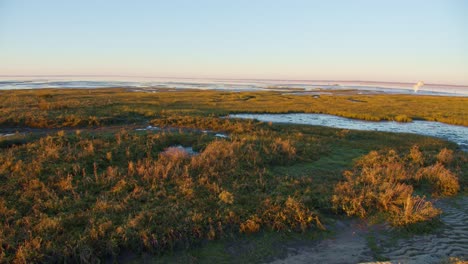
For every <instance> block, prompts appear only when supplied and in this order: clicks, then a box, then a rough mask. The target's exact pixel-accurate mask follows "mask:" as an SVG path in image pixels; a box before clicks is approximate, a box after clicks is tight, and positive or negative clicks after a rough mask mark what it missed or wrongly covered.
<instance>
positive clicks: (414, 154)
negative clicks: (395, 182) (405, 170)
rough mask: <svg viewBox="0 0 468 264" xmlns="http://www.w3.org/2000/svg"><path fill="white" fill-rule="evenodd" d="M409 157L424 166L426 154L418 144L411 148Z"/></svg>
mask: <svg viewBox="0 0 468 264" xmlns="http://www.w3.org/2000/svg"><path fill="white" fill-rule="evenodd" d="M409 158H410V160H411V161H412V162H413V163H414V164H416V165H420V166H422V165H423V164H424V156H423V154H422V152H421V151H420V150H419V147H418V146H417V145H414V146H413V147H412V148H411V150H410V154H409Z"/></svg>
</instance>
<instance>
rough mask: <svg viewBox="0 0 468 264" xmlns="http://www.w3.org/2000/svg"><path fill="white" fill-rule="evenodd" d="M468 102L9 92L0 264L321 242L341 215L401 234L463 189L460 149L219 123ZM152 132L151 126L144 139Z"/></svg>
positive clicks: (410, 110) (2, 123)
mask: <svg viewBox="0 0 468 264" xmlns="http://www.w3.org/2000/svg"><path fill="white" fill-rule="evenodd" d="M350 99H352V100H350ZM356 101H357V102H356ZM467 103H468V99H466V98H455V97H447V98H445V97H444V98H442V97H431V96H412V95H385V96H384V95H357V94H353V93H345V94H336V95H321V96H320V97H319V98H314V97H312V96H308V95H290V94H287V95H286V94H281V93H278V92H240V93H237V92H221V91H186V90H184V91H166V90H161V91H158V92H155V93H144V92H132V91H128V90H126V89H99V90H75V89H74V90H35V91H33V90H20V91H1V92H0V113H1V114H0V128H1V129H4V130H10V131H14V130H18V131H20V132H21V133H18V134H16V135H14V136H11V137H0V193H1V195H0V263H10V262H14V263H31V262H70V261H76V262H88V263H91V262H97V261H99V260H103V259H110V260H114V261H115V260H118V259H119V256H120V255H121V254H122V252H125V251H131V252H134V253H136V254H139V253H142V252H146V253H149V254H152V255H154V256H163V255H164V254H167V253H168V252H171V251H173V250H180V249H187V248H195V247H199V246H202V245H203V244H204V243H206V241H217V240H221V239H226V238H230V237H233V236H247V237H248V236H254V235H255V234H258V233H262V232H279V233H290V232H298V233H307V232H311V231H316V232H323V230H326V229H327V223H328V222H329V221H330V219H334V218H337V217H341V216H344V215H348V216H358V217H362V218H369V217H372V216H375V215H382V216H383V219H384V220H385V221H387V222H389V223H390V224H392V225H394V226H396V227H401V226H408V225H411V224H414V223H418V222H422V221H428V220H431V219H435V218H437V217H438V215H439V214H440V213H441V210H440V209H438V208H437V207H436V205H434V204H433V203H432V200H433V199H435V198H440V197H449V196H454V195H457V194H458V193H460V192H461V193H463V195H466V192H467V188H466V187H467V181H468V167H467V166H468V165H467V164H468V162H467V161H468V157H467V155H466V153H465V152H462V151H460V150H459V149H458V148H457V146H456V145H455V144H453V143H450V142H446V141H443V140H440V139H435V138H429V137H424V136H418V135H411V134H405V135H404V136H401V135H400V134H393V133H384V132H365V131H352V130H346V129H332V128H326V127H315V126H300V125H283V124H271V123H263V122H258V121H255V120H238V119H229V118H223V117H224V116H226V115H228V114H229V113H235V112H275V113H276V112H278V113H279V112H320V113H329V114H336V115H341V116H347V117H352V118H359V119H366V120H398V121H401V122H408V121H410V120H411V119H425V120H438V121H441V122H446V123H451V124H459V125H465V126H466V125H468V121H467V119H466V114H467V112H468V109H467V105H468V104H467ZM148 125H152V126H154V127H157V129H148V130H136V128H140V129H141V128H145V127H146V126H148ZM180 146H182V147H180ZM184 147H185V148H188V147H191V148H192V149H193V152H189V151H187V150H185V149H184Z"/></svg>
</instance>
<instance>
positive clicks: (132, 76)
mask: <svg viewBox="0 0 468 264" xmlns="http://www.w3.org/2000/svg"><path fill="white" fill-rule="evenodd" d="M0 77H127V78H148V79H149V78H160V79H192V80H226V81H242V80H244V81H294V82H299V81H303V82H350V83H352V82H354V83H357V82H366V83H381V84H408V85H414V84H415V83H417V82H408V81H405V82H402V81H376V80H340V79H336V80H334V79H328V80H327V79H274V78H232V77H231V78H220V77H174V76H147V75H120V74H31V75H28V74H0ZM423 82H424V81H423ZM424 85H443V86H452V87H468V84H460V83H456V84H454V83H452V84H448V83H424Z"/></svg>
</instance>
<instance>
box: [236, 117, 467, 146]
mask: <svg viewBox="0 0 468 264" xmlns="http://www.w3.org/2000/svg"><path fill="white" fill-rule="evenodd" d="M229 117H230V118H242V119H257V120H259V121H263V122H273V123H287V124H299V125H316V126H327V127H335V128H345V129H356V130H366V131H384V132H398V133H413V134H419V135H425V136H432V137H438V138H442V139H447V140H449V141H452V142H455V143H457V144H458V145H459V146H460V148H461V149H462V150H464V151H468V127H464V126H454V125H449V124H444V123H440V122H431V121H419V120H416V121H413V122H410V123H399V122H394V121H381V122H370V121H362V120H356V119H349V118H344V117H339V116H333V115H325V114H232V115H229Z"/></svg>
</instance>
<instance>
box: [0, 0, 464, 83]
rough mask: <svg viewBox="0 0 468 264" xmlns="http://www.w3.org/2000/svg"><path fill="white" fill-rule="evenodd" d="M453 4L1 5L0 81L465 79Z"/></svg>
mask: <svg viewBox="0 0 468 264" xmlns="http://www.w3.org/2000/svg"><path fill="white" fill-rule="evenodd" d="M467 14H468V1H464V0H425V1H422V0H392V1H390V0H389V1H375V0H366V1H364V0H355V1H347V0H342V1H337V0H331V1H313V0H309V1H306V0H303V1H294V0H288V1H286V0H284V1H280V0H276V1H275V0H270V1H267V0H264V1H263V0H237V1H222V0H198V1H194V0H187V1H181V0H165V1H158V0H154V1H149V0H148V1H143V0H140V1H116V0H112V1H111V0H108V1H105V0H101V1H98V0H76V1H64V0H55V1H53V0H40V1H38V0H30V1H25V0H0V75H16V74H21V75H30V74H35V75H67V74H93V75H108V74H110V75H134V76H160V77H163V76H171V77H172V76H173V77H216V78H273V79H334V80H379V81H410V82H413V81H417V80H424V81H426V82H443V83H451V84H457V83H458V84H468V15H467Z"/></svg>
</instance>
